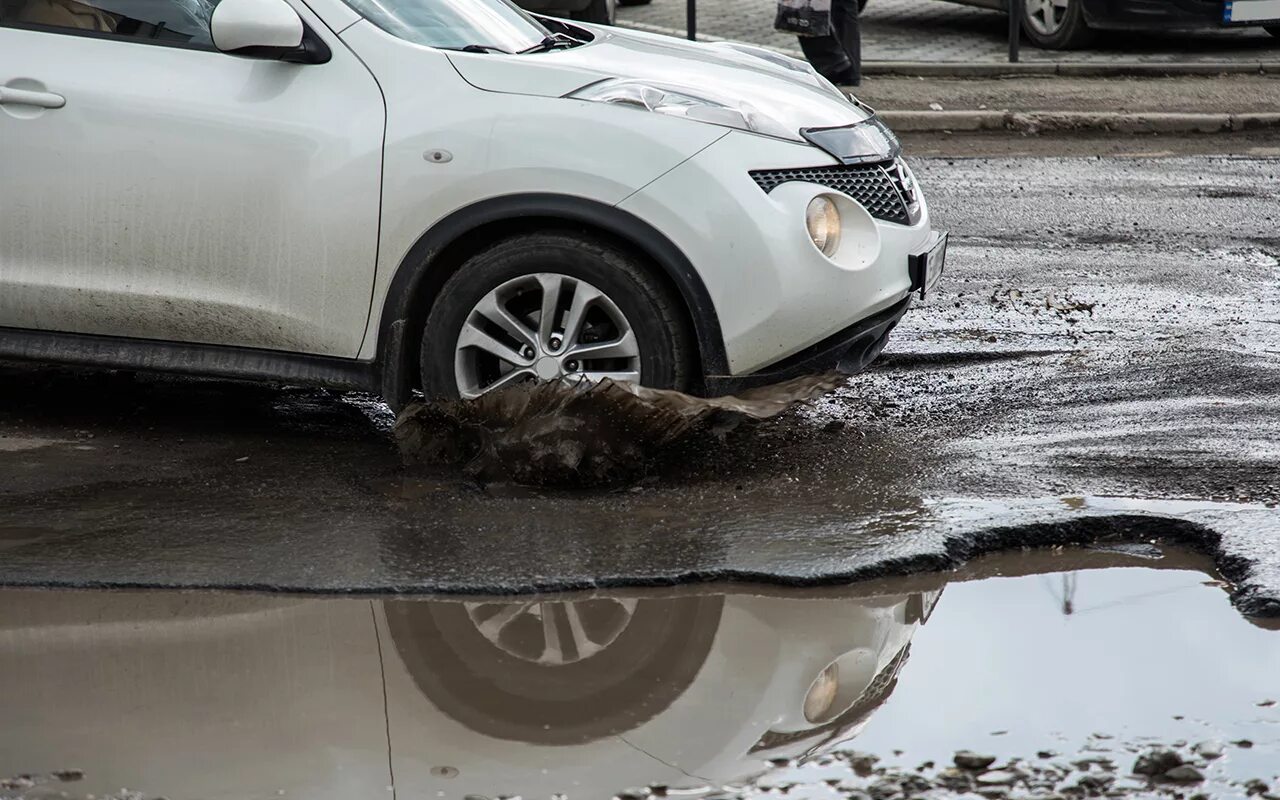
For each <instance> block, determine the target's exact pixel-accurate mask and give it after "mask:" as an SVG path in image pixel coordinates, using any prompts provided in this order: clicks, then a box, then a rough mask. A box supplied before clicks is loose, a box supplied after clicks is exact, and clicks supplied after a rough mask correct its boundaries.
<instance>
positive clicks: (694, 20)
mask: <svg viewBox="0 0 1280 800" xmlns="http://www.w3.org/2000/svg"><path fill="white" fill-rule="evenodd" d="M685 27H686V28H687V29H688V35H689V41H691V42H696V41H697V40H698V0H688V4H687V5H686V6H685Z"/></svg>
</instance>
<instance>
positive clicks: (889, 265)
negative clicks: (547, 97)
mask: <svg viewBox="0 0 1280 800" xmlns="http://www.w3.org/2000/svg"><path fill="white" fill-rule="evenodd" d="M825 166H832V167H839V166H840V165H839V164H838V163H837V162H836V161H835V159H833V158H832V157H831V156H830V155H828V154H826V153H824V152H822V151H821V150H819V149H818V148H816V147H813V146H810V145H808V144H800V143H791V142H786V141H781V140H777V139H769V138H766V137H762V136H756V135H752V134H748V133H740V132H733V133H730V134H728V135H726V136H725V137H723V138H722V139H720V140H719V141H718V142H716V143H715V144H713V145H711V146H710V147H708V148H706V149H705V150H703V151H701V152H700V153H699V154H697V155H696V156H694V157H693V158H691V159H689V160H688V161H686V162H685V163H684V164H682V165H680V166H679V167H677V168H675V169H673V170H671V171H670V172H668V173H667V174H665V175H664V176H663V177H661V178H659V179H658V180H656V181H654V182H653V183H652V184H650V185H649V186H647V187H645V188H644V189H642V190H641V191H639V192H636V193H635V194H634V195H632V196H631V197H629V198H628V199H627V200H625V201H624V202H623V203H621V204H620V206H619V207H620V208H621V209H622V210H624V211H627V212H629V213H631V214H633V215H635V216H637V217H639V218H640V219H642V220H644V221H645V222H647V223H649V224H650V225H652V226H653V227H654V228H656V229H658V230H660V231H662V232H663V234H665V235H666V236H667V237H668V238H669V239H670V240H671V241H672V243H673V244H675V245H676V246H677V247H678V248H679V249H680V250H681V251H682V252H683V253H684V255H685V256H686V257H687V258H688V260H689V262H690V264H691V265H692V266H693V268H694V269H695V270H696V271H697V273H698V276H699V277H700V278H701V279H702V282H703V284H704V285H705V286H706V288H707V293H708V294H709V295H710V298H711V301H712V304H713V305H714V307H715V312H716V316H717V317H718V323H719V329H720V330H719V332H720V335H721V337H722V338H723V341H724V351H725V355H726V360H727V366H728V369H727V370H725V371H723V372H722V373H721V374H712V375H707V376H705V379H706V387H705V388H706V391H708V392H715V391H717V389H724V388H726V387H737V388H741V387H742V386H744V385H754V384H759V383H763V382H766V381H769V380H776V379H778V378H781V377H786V376H788V375H792V374H796V373H798V372H801V371H812V370H815V369H823V368H828V367H832V366H838V365H839V364H840V362H841V361H842V360H844V362H845V367H846V368H848V369H856V368H858V367H859V366H865V363H866V362H868V361H870V359H871V358H874V356H875V354H876V353H878V348H879V346H882V343H883V338H884V336H883V334H885V333H887V331H888V329H889V328H891V327H892V323H893V322H896V320H897V319H898V318H899V317H901V314H902V312H903V311H905V309H906V305H907V304H906V303H905V302H904V301H905V300H906V299H907V297H908V295H909V294H910V293H911V292H912V289H913V282H912V275H911V271H910V269H909V258H910V256H911V255H913V254H917V253H921V252H924V251H926V250H927V249H928V247H929V245H930V243H931V242H932V241H933V233H932V228H931V226H930V223H929V213H928V208H927V205H926V204H925V201H924V200H923V198H920V199H918V201H917V202H918V208H916V207H915V206H913V209H914V210H913V213H912V214H911V218H910V220H908V221H906V222H905V224H904V223H897V222H889V221H886V220H883V219H876V218H874V217H873V216H872V215H871V214H870V213H868V212H867V210H866V208H864V207H863V206H862V205H860V204H858V203H857V202H855V201H854V199H853V198H852V197H851V196H850V195H849V194H846V193H844V192H842V191H840V190H839V189H837V188H833V187H832V186H829V185H821V184H819V183H817V182H813V181H807V180H805V179H803V177H800V178H797V177H791V178H788V180H786V181H785V182H783V183H781V184H779V185H776V186H773V187H772V188H768V189H766V188H765V185H764V184H758V183H757V180H756V179H755V178H753V176H752V174H753V172H754V173H760V172H769V173H773V172H779V171H781V172H795V173H803V174H808V172H809V171H810V170H811V169H812V168H816V167H825ZM819 195H823V196H826V197H828V198H829V199H832V200H833V201H835V202H836V204H837V206H838V207H839V210H840V213H841V219H842V228H843V232H842V236H841V240H840V241H841V244H840V248H839V250H838V251H837V252H836V253H834V254H833V255H832V257H830V258H828V257H827V256H824V255H823V254H822V253H821V252H819V251H818V249H817V248H816V247H814V246H813V242H812V241H811V239H810V238H809V234H808V233H807V231H806V228H805V222H804V220H805V209H806V208H807V207H808V205H809V203H810V202H811V201H812V200H813V198H814V197H817V196H819ZM886 319H887V320H890V322H889V323H888V324H887V325H880V324H879V323H880V322H883V321H884V320H886ZM872 320H876V322H871V321H872ZM705 322H706V321H705V320H699V324H702V323H705ZM864 323H867V324H869V325H870V328H872V329H873V335H870V336H868V335H865V331H864V330H863V328H865V327H867V326H866V325H864ZM876 342H879V343H880V344H876ZM846 354H847V355H848V356H849V357H848V358H845V356H846Z"/></svg>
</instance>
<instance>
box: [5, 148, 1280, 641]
mask: <svg viewBox="0 0 1280 800" xmlns="http://www.w3.org/2000/svg"><path fill="white" fill-rule="evenodd" d="M931 146H933V145H932V144H929V143H922V146H921V148H920V149H921V150H923V151H924V152H929V147H931ZM1084 149H1085V151H1086V152H1087V151H1088V148H1084ZM1247 149H1248V148H1246V150H1247ZM1068 150H1069V151H1071V150H1070V148H1068ZM956 151H957V150H956V149H954V148H953V149H951V150H950V152H956ZM1071 152H1075V151H1071ZM917 171H918V174H919V177H920V180H921V182H922V184H923V185H924V187H925V189H926V191H927V192H928V196H929V198H930V201H931V203H932V208H933V213H934V215H935V220H936V222H937V224H939V225H940V226H941V227H945V228H949V229H950V230H951V231H952V234H953V249H952V252H951V255H950V260H949V273H948V275H947V276H946V278H945V280H944V283H943V284H942V287H941V290H940V291H939V292H938V293H937V294H936V295H934V296H932V297H931V298H930V299H929V300H928V301H926V302H924V303H923V304H921V305H919V306H917V307H916V308H914V309H913V310H912V311H911V313H909V314H908V316H907V317H906V319H905V320H904V322H903V324H902V325H901V326H900V327H899V329H898V331H897V332H896V333H895V337H894V339H893V341H892V342H891V344H890V346H889V348H888V350H887V352H886V354H885V356H884V358H883V359H882V361H881V362H880V363H879V364H878V365H877V366H876V367H875V368H873V369H872V370H871V371H869V372H867V373H865V374H864V375H861V376H859V377H856V378H854V379H853V380H852V381H851V382H850V383H849V385H848V386H847V387H846V388H844V389H841V390H839V391H838V392H837V393H836V394H834V395H833V396H830V397H829V398H827V399H825V400H823V401H821V402H820V403H819V404H817V405H816V406H815V407H813V408H810V409H805V410H802V411H799V412H795V413H793V414H791V415H789V416H787V417H786V418H784V419H783V420H781V421H780V422H775V423H771V424H762V425H759V426H754V427H750V428H743V429H739V430H737V431H735V432H733V433H731V434H729V435H728V437H727V438H726V439H725V440H723V441H720V440H718V439H716V438H714V437H712V436H710V435H707V436H705V437H703V438H700V439H698V440H696V441H693V442H690V443H689V444H688V445H687V446H686V447H684V448H683V449H682V450H680V451H678V452H675V453H671V454H669V455H668V457H667V458H665V459H663V460H661V461H660V462H657V463H655V464H654V465H652V468H651V470H650V474H649V478H648V479H646V480H645V481H644V482H643V483H641V484H640V485H639V486H635V487H630V488H627V489H622V490H616V491H608V492H588V493H566V492H536V491H531V490H527V489H519V488H515V487H504V486H488V487H484V488H481V487H478V486H476V485H475V484H474V483H472V482H470V481H468V480H466V479H465V478H463V477H461V476H460V475H458V474H456V473H453V472H450V471H448V470H444V469H437V470H422V469H415V470H407V469H405V468H403V467H402V466H401V464H400V459H399V456H398V454H397V453H396V451H395V448H394V445H393V443H392V440H391V438H390V436H389V433H388V426H389V424H390V420H389V419H388V415H387V413H386V412H385V409H383V408H381V407H379V406H378V405H377V404H375V403H372V402H371V401H369V400H368V399H367V398H363V397H359V396H353V395H347V396H343V395H338V394H331V393H326V392H316V391H310V390H298V389H288V388H271V387H258V386H243V385H236V384H219V383H209V382H192V381H175V380H169V379H163V378H161V379H157V378H153V377H148V376H132V375H109V374H108V375H102V374H99V375H92V374H82V373H74V372H65V371H57V370H31V369H29V368H21V367H13V368H4V369H3V371H0V584H8V585H70V586H75V585H107V586H166V587H208V586H213V587H247V588H285V589H292V590H299V591H330V590H332V591H386V590H401V591H421V592H432V591H438V592H464V593H465V592H486V591H503V592H505V591H529V590H532V589H539V588H577V587H590V586H597V585H619V584H635V585H643V584H651V583H670V582H675V581H681V580H713V579H721V578H737V579H745V580H753V581H774V582H779V583H800V584H809V583H827V582H834V581H842V580H848V579H851V578H860V577H871V576H877V575H884V574H890V573H902V572H908V571H914V570H923V569H942V568H947V567H950V566H954V565H955V564H957V563H959V562H961V561H963V560H964V559H966V558H968V557H970V556H972V555H975V554H977V553H980V552H984V551H988V550H994V549H1001V548H1007V547H1018V546H1025V545H1052V544H1061V543H1068V542H1086V541H1093V540H1097V539H1100V538H1101V539H1109V538H1120V539H1127V540H1134V541H1147V540H1151V539H1166V540H1174V541H1180V542H1184V543H1187V544H1190V545H1191V546H1193V547H1195V548H1198V549H1201V550H1203V551H1205V552H1207V553H1209V554H1210V555H1212V556H1213V557H1214V558H1215V559H1216V562H1217V564H1218V567H1219V569H1221V570H1222V571H1223V573H1224V574H1225V575H1226V576H1227V577H1228V578H1229V579H1231V580H1232V581H1233V582H1234V583H1235V584H1236V585H1235V588H1234V593H1233V599H1234V600H1235V601H1236V603H1237V606H1238V607H1240V608H1241V610H1242V611H1245V612H1246V613H1250V614H1257V615H1273V616H1274V615H1280V511H1277V510H1276V504H1277V503H1278V502H1280V472H1277V461H1278V460H1280V415H1278V414H1277V411H1280V398H1278V390H1280V380H1278V377H1280V372H1278V369H1280V280H1278V279H1280V260H1278V259H1280V235H1277V233H1276V230H1277V218H1280V190H1278V189H1277V188H1276V187H1277V185H1280V184H1278V183H1277V180H1276V177H1277V173H1278V172H1280V160H1275V159H1272V158H1265V157H1248V156H1232V157H1213V156H1203V155H1190V156H1177V157H1167V158H1141V157H1139V158H1133V157H1091V156H1072V157H1066V158H1057V157H1036V158H1030V157H1022V158H996V159H982V158H954V157H953V158H926V159H921V160H919V161H918V162H917Z"/></svg>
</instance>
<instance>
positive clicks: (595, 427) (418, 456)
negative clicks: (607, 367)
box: [395, 373, 847, 487]
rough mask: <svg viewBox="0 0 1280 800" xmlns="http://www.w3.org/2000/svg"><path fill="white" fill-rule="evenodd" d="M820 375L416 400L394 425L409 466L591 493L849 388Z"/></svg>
mask: <svg viewBox="0 0 1280 800" xmlns="http://www.w3.org/2000/svg"><path fill="white" fill-rule="evenodd" d="M846 380H847V377H846V376H844V375H841V374H838V373H828V374H824V375H812V376H804V377H800V378H795V379H792V380H789V381H784V382H782V383H778V384H775V385H773V386H765V387H761V388H758V389H750V390H747V391H744V392H742V393H740V394H738V395H734V396H727V397H712V398H702V397H694V396H692V395H687V394H684V393H682V392H676V391H667V390H661V389H650V388H647V387H643V386H636V385H634V384H630V383H617V382H614V381H611V380H607V379H606V380H604V381H601V382H600V383H596V384H587V383H579V384H560V383H544V384H534V385H531V386H513V387H511V388H509V389H504V390H502V391H497V392H490V393H489V394H486V395H483V396H481V397H479V398H477V399H475V400H465V401H452V402H446V403H415V404H412V405H410V406H409V407H407V408H406V409H405V410H404V411H403V412H401V414H400V416H399V418H398V419H397V420H396V426H395V437H396V442H397V444H398V445H399V447H400V452H401V454H402V455H403V457H404V460H405V463H406V464H410V465H413V464H454V465H461V466H462V469H463V470H464V471H465V472H466V473H467V474H468V475H470V476H472V477H474V478H475V479H476V480H478V481H480V482H482V483H495V482H503V481H510V482H514V483H519V484H523V485H526V486H547V487H553V486H554V487H593V486H613V485H617V484H621V483H627V482H629V481H633V480H635V479H637V478H638V477H640V476H641V475H643V474H644V472H645V471H646V470H647V469H648V468H649V467H650V466H652V465H653V463H654V462H655V460H657V459H659V458H661V456H662V454H663V453H664V452H665V451H667V450H668V449H669V448H670V447H671V446H672V445H674V444H676V443H678V442H680V441H683V440H685V439H687V438H688V437H690V436H691V435H693V434H695V433H698V432H701V431H707V430H710V431H713V432H717V433H724V432H727V431H729V430H731V429H733V428H735V427H737V426H738V425H739V424H741V423H742V422H744V421H749V420H750V421H760V420H767V419H772V418H775V417H777V416H778V415H780V414H782V413H783V412H785V411H786V410H788V409H790V408H791V407H793V406H795V405H797V404H800V403H806V402H809V401H812V400H816V399H817V398H819V397H822V396H823V395H825V394H827V393H829V392H831V391H833V390H834V389H836V388H838V387H840V386H842V385H844V383H845V381H846Z"/></svg>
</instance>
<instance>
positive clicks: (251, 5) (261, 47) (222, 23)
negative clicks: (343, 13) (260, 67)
mask: <svg viewBox="0 0 1280 800" xmlns="http://www.w3.org/2000/svg"><path fill="white" fill-rule="evenodd" d="M209 31H210V33H211V34H212V36H213V46H214V47H216V48H218V49H219V50H221V51H222V52H224V53H229V54H231V55H237V56H245V57H248V58H263V59H275V60H279V61H292V62H296V63H307V64H311V63H320V62H324V61H328V60H329V58H328V56H329V49H328V48H327V47H326V46H325V44H324V42H322V41H320V40H319V39H318V38H317V37H316V36H315V34H313V33H311V32H310V31H308V30H307V28H306V26H305V25H303V24H302V18H301V17H299V16H298V12H296V11H294V10H293V7H292V6H290V5H289V4H288V3H286V2H285V0H221V2H219V3H218V5H217V6H215V7H214V9H213V16H212V17H211V18H210V20H209Z"/></svg>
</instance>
